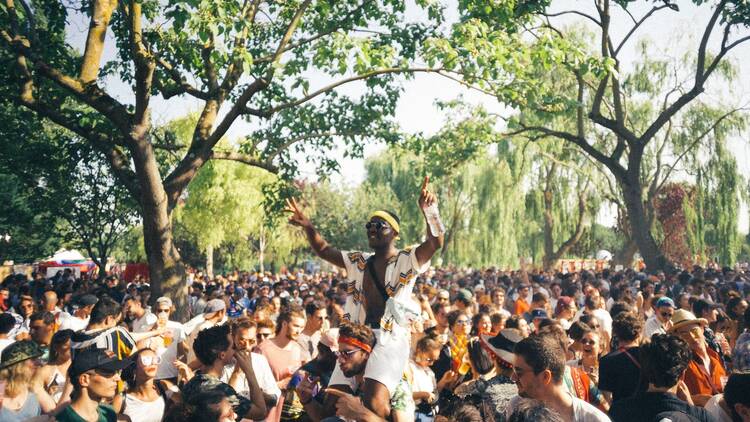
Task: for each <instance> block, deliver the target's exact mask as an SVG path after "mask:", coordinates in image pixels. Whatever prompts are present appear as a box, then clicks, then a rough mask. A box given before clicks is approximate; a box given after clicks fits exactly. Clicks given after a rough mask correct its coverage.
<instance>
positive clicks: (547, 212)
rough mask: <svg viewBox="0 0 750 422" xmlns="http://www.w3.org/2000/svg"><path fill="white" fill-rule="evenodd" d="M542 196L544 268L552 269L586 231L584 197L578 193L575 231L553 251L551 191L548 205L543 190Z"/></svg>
mask: <svg viewBox="0 0 750 422" xmlns="http://www.w3.org/2000/svg"><path fill="white" fill-rule="evenodd" d="M544 198H545V199H544V269H546V270H552V269H554V268H555V266H556V265H557V261H559V260H560V258H562V256H563V255H565V254H567V253H568V251H570V250H571V249H572V248H573V247H574V246H575V245H577V244H578V242H580V241H581V238H582V237H583V233H584V232H585V231H586V222H585V221H584V220H585V219H586V197H585V196H584V195H583V194H580V195H578V222H577V223H576V228H575V231H574V232H573V234H571V235H570V237H569V238H568V240H566V241H565V242H563V243H562V245H560V247H559V248H557V250H556V251H554V245H553V239H552V228H553V224H554V219H553V218H552V200H551V198H552V193H551V192H550V195H549V198H550V201H549V205H548V202H547V192H545V194H544ZM548 242H549V243H548Z"/></svg>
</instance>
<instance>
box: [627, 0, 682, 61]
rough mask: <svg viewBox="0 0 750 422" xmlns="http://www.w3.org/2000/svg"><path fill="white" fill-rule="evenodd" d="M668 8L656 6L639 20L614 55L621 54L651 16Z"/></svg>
mask: <svg viewBox="0 0 750 422" xmlns="http://www.w3.org/2000/svg"><path fill="white" fill-rule="evenodd" d="M666 7H669V6H667V5H666V4H664V5H661V6H654V7H653V8H652V9H651V10H649V12H648V13H646V14H645V15H644V16H643V17H642V18H641V19H640V20H638V22H636V23H635V25H633V27H632V28H630V31H628V33H627V34H625V37H623V39H622V41H620V44H618V45H617V48H616V49H615V53H614V55H615V56H617V55H618V54H619V53H620V50H621V49H622V47H623V46H624V45H625V43H627V42H628V40H629V39H630V37H631V36H632V35H633V33H634V32H635V31H636V30H637V29H638V28H639V27H640V26H641V25H642V24H643V22H645V21H646V19H648V18H650V17H651V15H653V14H654V13H655V12H657V11H659V10H661V9H664V8H666ZM631 17H632V15H631Z"/></svg>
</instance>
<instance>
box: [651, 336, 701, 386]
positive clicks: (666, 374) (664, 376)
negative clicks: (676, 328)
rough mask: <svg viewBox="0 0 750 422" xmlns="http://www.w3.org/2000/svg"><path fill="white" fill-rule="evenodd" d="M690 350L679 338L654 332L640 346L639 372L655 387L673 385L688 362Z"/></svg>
mask: <svg viewBox="0 0 750 422" xmlns="http://www.w3.org/2000/svg"><path fill="white" fill-rule="evenodd" d="M691 356H692V352H691V351H690V347H689V346H688V345H687V343H685V341H683V340H682V339H681V338H679V337H676V336H672V335H668V334H654V335H653V336H652V337H651V341H650V342H649V343H646V344H643V345H642V346H641V351H640V358H641V374H642V376H643V377H644V378H645V379H646V381H648V382H649V383H650V384H653V385H654V386H656V387H666V388H669V387H673V386H674V385H676V384H677V382H678V381H679V380H680V377H681V376H682V374H683V372H685V369H686V368H687V367H688V364H689V363H690V357H691Z"/></svg>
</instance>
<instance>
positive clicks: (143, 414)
mask: <svg viewBox="0 0 750 422" xmlns="http://www.w3.org/2000/svg"><path fill="white" fill-rule="evenodd" d="M165 410H166V402H165V401H164V396H163V395H161V394H160V395H159V398H157V399H156V400H154V401H142V400H139V399H137V398H135V397H134V396H132V395H130V394H128V395H125V410H123V412H122V413H123V414H126V415H128V416H130V419H131V420H133V421H138V422H161V420H162V417H163V416H164V412H165Z"/></svg>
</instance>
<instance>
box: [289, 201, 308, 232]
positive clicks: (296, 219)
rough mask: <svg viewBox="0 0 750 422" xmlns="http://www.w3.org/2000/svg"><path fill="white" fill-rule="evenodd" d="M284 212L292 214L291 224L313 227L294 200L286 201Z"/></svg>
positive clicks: (290, 217)
mask: <svg viewBox="0 0 750 422" xmlns="http://www.w3.org/2000/svg"><path fill="white" fill-rule="evenodd" d="M284 211H286V212H288V213H291V214H292V215H290V216H289V224H291V225H293V226H298V227H309V226H310V225H312V223H310V219H309V218H307V216H305V214H304V213H303V212H302V210H301V209H300V206H299V204H297V201H296V200H295V199H294V198H290V199H287V200H286V208H284Z"/></svg>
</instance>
